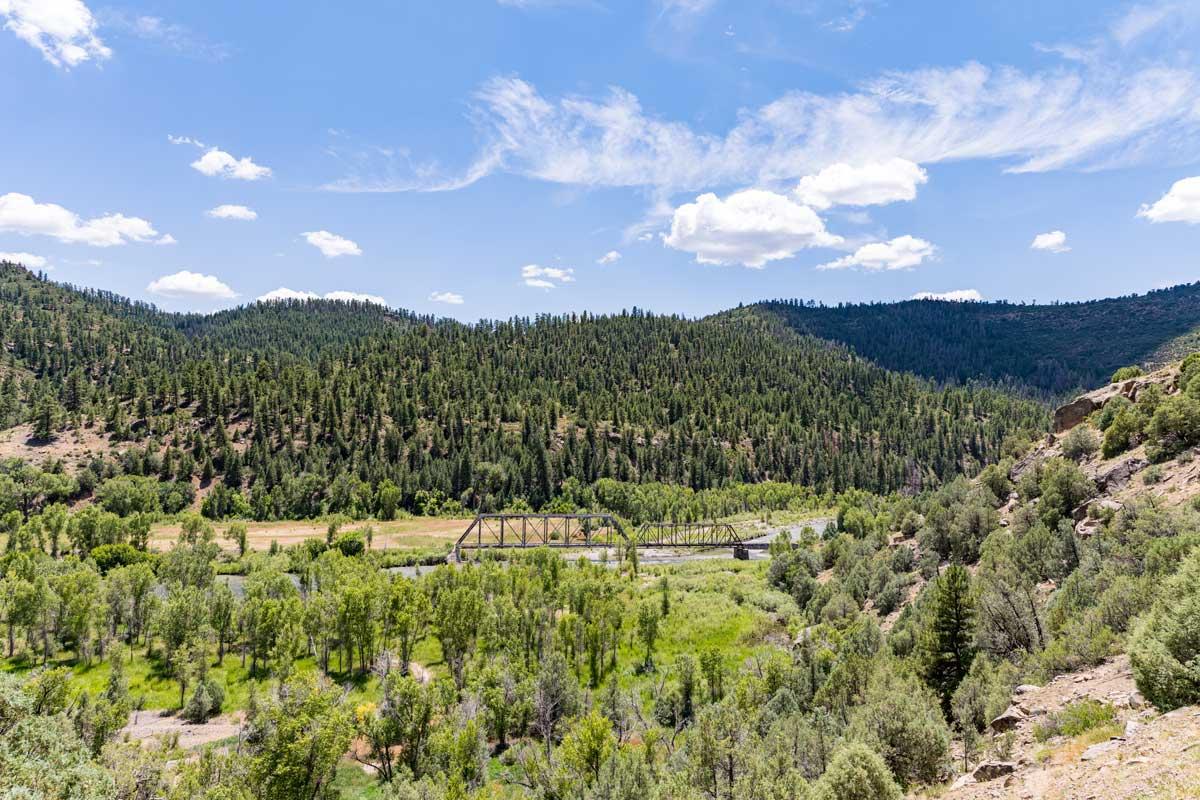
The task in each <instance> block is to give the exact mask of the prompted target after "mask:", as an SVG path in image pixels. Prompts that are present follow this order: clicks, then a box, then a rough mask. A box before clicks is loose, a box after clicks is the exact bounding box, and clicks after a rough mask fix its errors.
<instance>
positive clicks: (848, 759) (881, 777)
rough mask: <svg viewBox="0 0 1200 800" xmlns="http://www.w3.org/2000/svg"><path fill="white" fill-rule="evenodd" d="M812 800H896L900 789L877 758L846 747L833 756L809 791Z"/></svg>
mask: <svg viewBox="0 0 1200 800" xmlns="http://www.w3.org/2000/svg"><path fill="white" fill-rule="evenodd" d="M813 789H814V791H813V797H814V800H899V798H900V787H899V786H897V785H896V781H895V779H894V778H893V777H892V775H891V773H890V772H888V768H887V765H886V764H884V763H883V759H882V758H880V757H879V755H878V754H876V753H874V752H872V751H871V750H870V748H868V747H866V746H865V745H862V744H848V745H846V746H845V747H843V748H841V749H840V750H838V751H837V753H835V754H834V756H833V760H832V761H831V762H829V768H828V769H826V770H825V774H824V775H822V776H821V779H820V780H819V781H817V783H816V785H815V786H814V787H813Z"/></svg>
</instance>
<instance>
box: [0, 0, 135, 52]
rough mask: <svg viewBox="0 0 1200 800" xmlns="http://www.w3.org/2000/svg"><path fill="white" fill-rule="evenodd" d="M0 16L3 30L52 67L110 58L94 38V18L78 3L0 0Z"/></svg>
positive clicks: (98, 39) (78, 0) (104, 48)
mask: <svg viewBox="0 0 1200 800" xmlns="http://www.w3.org/2000/svg"><path fill="white" fill-rule="evenodd" d="M0 17H3V18H4V27H5V28H6V29H8V30H10V31H12V32H13V33H14V34H16V35H17V37H18V38H19V39H21V40H22V41H24V42H25V43H27V44H29V45H30V46H32V47H35V48H37V49H38V50H39V51H40V52H41V54H42V57H43V58H45V59H46V60H47V61H49V62H50V63H51V64H53V65H54V66H56V67H61V68H63V69H69V68H70V67H74V66H77V65H79V64H82V63H83V62H84V61H88V60H90V59H97V60H101V61H102V60H104V59H106V58H109V57H110V56H111V55H112V51H111V50H109V49H108V48H107V47H106V46H105V45H104V42H102V41H100V38H99V37H98V36H96V18H95V17H93V16H92V12H91V10H90V9H88V7H87V6H86V5H84V4H83V3H82V2H81V1H80V0H0Z"/></svg>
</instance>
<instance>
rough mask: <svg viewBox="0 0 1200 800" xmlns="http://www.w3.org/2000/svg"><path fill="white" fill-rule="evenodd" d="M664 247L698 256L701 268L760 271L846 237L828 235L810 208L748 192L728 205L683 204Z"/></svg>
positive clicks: (706, 197) (714, 201)
mask: <svg viewBox="0 0 1200 800" xmlns="http://www.w3.org/2000/svg"><path fill="white" fill-rule="evenodd" d="M663 243H664V244H666V245H667V246H668V247H673V248H674V249H676V250H683V251H684V252H688V253H693V254H695V256H696V261H698V262H699V263H701V264H735V263H740V264H744V265H745V266H747V267H761V266H763V265H764V264H766V263H767V262H768V261H775V260H778V259H782V258H791V257H792V256H794V255H795V254H796V253H797V251H799V250H803V249H804V248H807V247H834V246H836V245H839V244H841V243H842V237H840V236H837V235H835V234H832V233H829V232H828V231H826V230H825V223H824V222H822V221H821V218H820V217H818V216H817V214H816V212H814V211H813V210H812V209H811V208H809V207H808V206H803V205H800V204H798V203H795V202H793V201H792V200H791V199H789V198H787V197H785V196H783V195H781V194H775V193H774V192H768V191H764V190H762V189H746V190H744V191H741V192H735V193H734V194H731V195H729V197H727V198H725V199H724V200H722V199H721V198H719V197H717V196H716V195H715V194H712V193H708V194H702V195H700V196H699V197H697V198H696V201H695V202H694V203H685V204H684V205H681V206H680V207H679V208H677V209H675V213H674V215H673V217H672V220H671V232H670V233H669V234H667V235H665V236H664V237H663Z"/></svg>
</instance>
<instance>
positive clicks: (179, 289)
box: [146, 269, 237, 300]
mask: <svg viewBox="0 0 1200 800" xmlns="http://www.w3.org/2000/svg"><path fill="white" fill-rule="evenodd" d="M146 291H148V292H150V293H151V294H157V295H161V296H163V297H173V298H191V299H204V300H231V299H233V298H235V297H237V293H236V292H234V291H233V289H230V288H229V287H228V286H226V285H225V284H224V283H222V282H221V281H220V279H218V278H217V276H216V275H202V274H200V273H199V272H189V271H188V270H186V269H185V270H180V271H179V272H176V273H174V274H173V275H164V276H162V277H161V278H158V279H157V280H153V281H151V282H150V285H149V286H147V287H146Z"/></svg>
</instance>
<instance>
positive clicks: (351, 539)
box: [333, 531, 367, 556]
mask: <svg viewBox="0 0 1200 800" xmlns="http://www.w3.org/2000/svg"><path fill="white" fill-rule="evenodd" d="M333 546H334V547H336V548H337V549H338V550H341V551H342V555H344V556H361V555H362V554H363V552H365V551H366V549H367V546H366V543H365V542H364V541H363V535H362V534H361V533H359V532H358V531H355V532H353V533H343V534H342V535H341V536H339V537H337V539H336V540H334V543H333Z"/></svg>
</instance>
